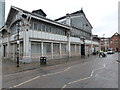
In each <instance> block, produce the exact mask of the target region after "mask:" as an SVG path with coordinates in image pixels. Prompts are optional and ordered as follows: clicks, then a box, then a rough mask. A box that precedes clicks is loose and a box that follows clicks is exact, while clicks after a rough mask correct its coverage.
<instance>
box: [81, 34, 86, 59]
mask: <svg viewBox="0 0 120 90" xmlns="http://www.w3.org/2000/svg"><path fill="white" fill-rule="evenodd" d="M81 39H82V40H83V44H81V57H85V36H82V37H81Z"/></svg>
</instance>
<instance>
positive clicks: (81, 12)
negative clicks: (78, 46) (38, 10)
mask: <svg viewBox="0 0 120 90" xmlns="http://www.w3.org/2000/svg"><path fill="white" fill-rule="evenodd" d="M81 14H82V15H83V16H84V17H85V19H86V20H87V22H88V23H89V24H90V22H89V21H88V19H87V18H86V15H85V13H84V11H83V9H81V10H79V11H76V12H73V13H71V14H66V16H63V17H60V18H58V19H55V21H59V20H61V19H65V18H66V17H67V16H74V15H81ZM90 26H91V27H92V25H91V24H90ZM92 28H93V27H92Z"/></svg>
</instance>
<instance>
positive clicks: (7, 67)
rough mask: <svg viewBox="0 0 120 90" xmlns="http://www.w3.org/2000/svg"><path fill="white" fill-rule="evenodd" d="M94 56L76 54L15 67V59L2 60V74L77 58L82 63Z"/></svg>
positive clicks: (72, 60)
mask: <svg viewBox="0 0 120 90" xmlns="http://www.w3.org/2000/svg"><path fill="white" fill-rule="evenodd" d="M95 57H96V58H97V57H98V55H90V56H89V57H87V56H86V57H83V58H81V57H80V56H76V57H71V58H65V59H57V60H47V63H46V65H41V64H40V62H31V63H20V64H19V67H17V64H16V62H15V61H11V60H3V61H2V75H7V74H13V73H17V72H22V71H27V70H33V69H36V68H44V67H49V66H54V65H58V64H63V63H68V62H75V61H78V60H79V61H80V62H81V63H82V62H85V61H90V60H93V58H95Z"/></svg>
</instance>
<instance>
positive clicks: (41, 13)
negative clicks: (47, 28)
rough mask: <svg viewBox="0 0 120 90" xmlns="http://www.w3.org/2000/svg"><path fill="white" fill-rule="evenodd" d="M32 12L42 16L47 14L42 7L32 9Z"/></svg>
mask: <svg viewBox="0 0 120 90" xmlns="http://www.w3.org/2000/svg"><path fill="white" fill-rule="evenodd" d="M32 13H34V14H38V15H42V16H45V17H46V16H47V15H46V14H45V13H44V11H43V10H42V9H38V10H33V11H32Z"/></svg>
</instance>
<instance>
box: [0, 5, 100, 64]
mask: <svg viewBox="0 0 120 90" xmlns="http://www.w3.org/2000/svg"><path fill="white" fill-rule="evenodd" d="M46 16H47V15H46V14H45V13H44V12H43V11H42V10H41V9H39V10H34V11H33V12H28V11H26V10H22V9H20V8H17V7H14V6H11V9H10V11H9V14H8V17H7V20H6V23H5V25H4V27H2V28H1V30H0V50H1V53H2V55H1V57H2V58H3V59H6V58H10V59H12V60H16V58H17V54H19V59H20V61H22V62H34V61H39V59H40V57H41V56H45V57H47V59H48V60H51V59H61V58H66V57H72V56H81V55H87V54H88V53H89V54H90V51H91V50H90V47H91V46H92V45H97V46H98V45H99V43H98V42H94V41H92V40H91V29H92V26H91V25H90V23H89V22H88V20H86V18H84V19H83V22H84V21H85V26H86V27H87V30H89V32H88V31H85V30H83V29H82V28H79V27H74V28H71V26H70V25H69V23H70V22H68V24H63V23H60V22H57V21H56V20H50V19H48V18H46ZM83 17H84V16H83ZM81 21H82V20H80V23H81ZM78 24H79V22H78ZM84 29H85V28H84ZM81 31H83V32H84V33H83V32H81ZM83 34H84V35H83ZM82 35H83V36H82ZM91 44H92V45H91ZM90 45H91V46H90ZM88 47H89V48H88ZM18 51H19V52H18Z"/></svg>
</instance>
